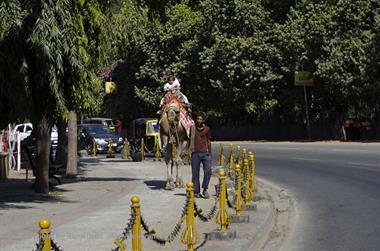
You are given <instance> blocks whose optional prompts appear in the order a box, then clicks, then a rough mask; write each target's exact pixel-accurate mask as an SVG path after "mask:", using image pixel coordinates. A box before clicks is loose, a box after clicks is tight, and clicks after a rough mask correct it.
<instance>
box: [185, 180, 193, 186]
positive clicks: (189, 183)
mask: <svg viewBox="0 0 380 251" xmlns="http://www.w3.org/2000/svg"><path fill="white" fill-rule="evenodd" d="M186 187H187V188H193V187H194V184H193V182H191V181H190V182H187V183H186Z"/></svg>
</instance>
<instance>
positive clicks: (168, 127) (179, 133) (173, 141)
mask: <svg viewBox="0 0 380 251" xmlns="http://www.w3.org/2000/svg"><path fill="white" fill-rule="evenodd" d="M181 109H183V108H182V105H181V102H180V101H179V100H178V98H177V97H175V96H174V95H173V97H172V98H170V99H169V100H168V102H167V103H166V106H165V108H164V112H163V116H162V117H161V119H160V122H159V128H160V139H161V145H162V149H163V150H164V157H165V163H166V185H165V189H166V190H173V189H174V188H175V187H184V182H183V179H182V177H181V174H180V167H181V165H182V164H183V162H182V158H181V156H182V145H183V143H184V141H186V140H188V137H187V133H186V129H185V128H184V126H183V125H182V123H181V122H180V120H179V117H180V110H181ZM173 147H175V151H174V152H173ZM173 153H174V155H173ZM174 164H175V167H176V180H175V182H174V179H173V166H174Z"/></svg>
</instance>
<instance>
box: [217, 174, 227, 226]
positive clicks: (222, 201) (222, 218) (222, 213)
mask: <svg viewBox="0 0 380 251" xmlns="http://www.w3.org/2000/svg"><path fill="white" fill-rule="evenodd" d="M219 181H220V191H219V211H218V213H217V214H216V219H215V221H216V223H217V224H220V229H219V230H220V231H222V232H224V231H225V230H226V229H227V227H228V224H229V223H230V217H229V215H228V212H227V205H226V204H227V190H226V174H225V173H224V170H223V169H221V170H220V171H219Z"/></svg>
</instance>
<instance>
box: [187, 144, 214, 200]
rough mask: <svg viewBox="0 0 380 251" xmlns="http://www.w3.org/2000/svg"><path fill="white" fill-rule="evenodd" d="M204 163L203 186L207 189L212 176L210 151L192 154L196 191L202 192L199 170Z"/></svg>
mask: <svg viewBox="0 0 380 251" xmlns="http://www.w3.org/2000/svg"><path fill="white" fill-rule="evenodd" d="M201 163H202V165H203V182H202V188H203V189H207V188H208V184H209V183H210V178H211V158H210V154H209V153H208V152H202V153H198V152H194V153H192V154H191V171H192V174H193V177H192V181H193V184H194V193H199V192H200V184H199V170H200V168H201Z"/></svg>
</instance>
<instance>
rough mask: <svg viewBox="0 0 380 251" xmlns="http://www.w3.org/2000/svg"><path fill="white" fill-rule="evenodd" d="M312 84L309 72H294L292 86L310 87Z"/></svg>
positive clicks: (311, 76) (312, 80) (311, 75)
mask: <svg viewBox="0 0 380 251" xmlns="http://www.w3.org/2000/svg"><path fill="white" fill-rule="evenodd" d="M313 84H314V79H313V74H312V73H311V72H309V71H295V72H294V85H299V86H312V85H313Z"/></svg>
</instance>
